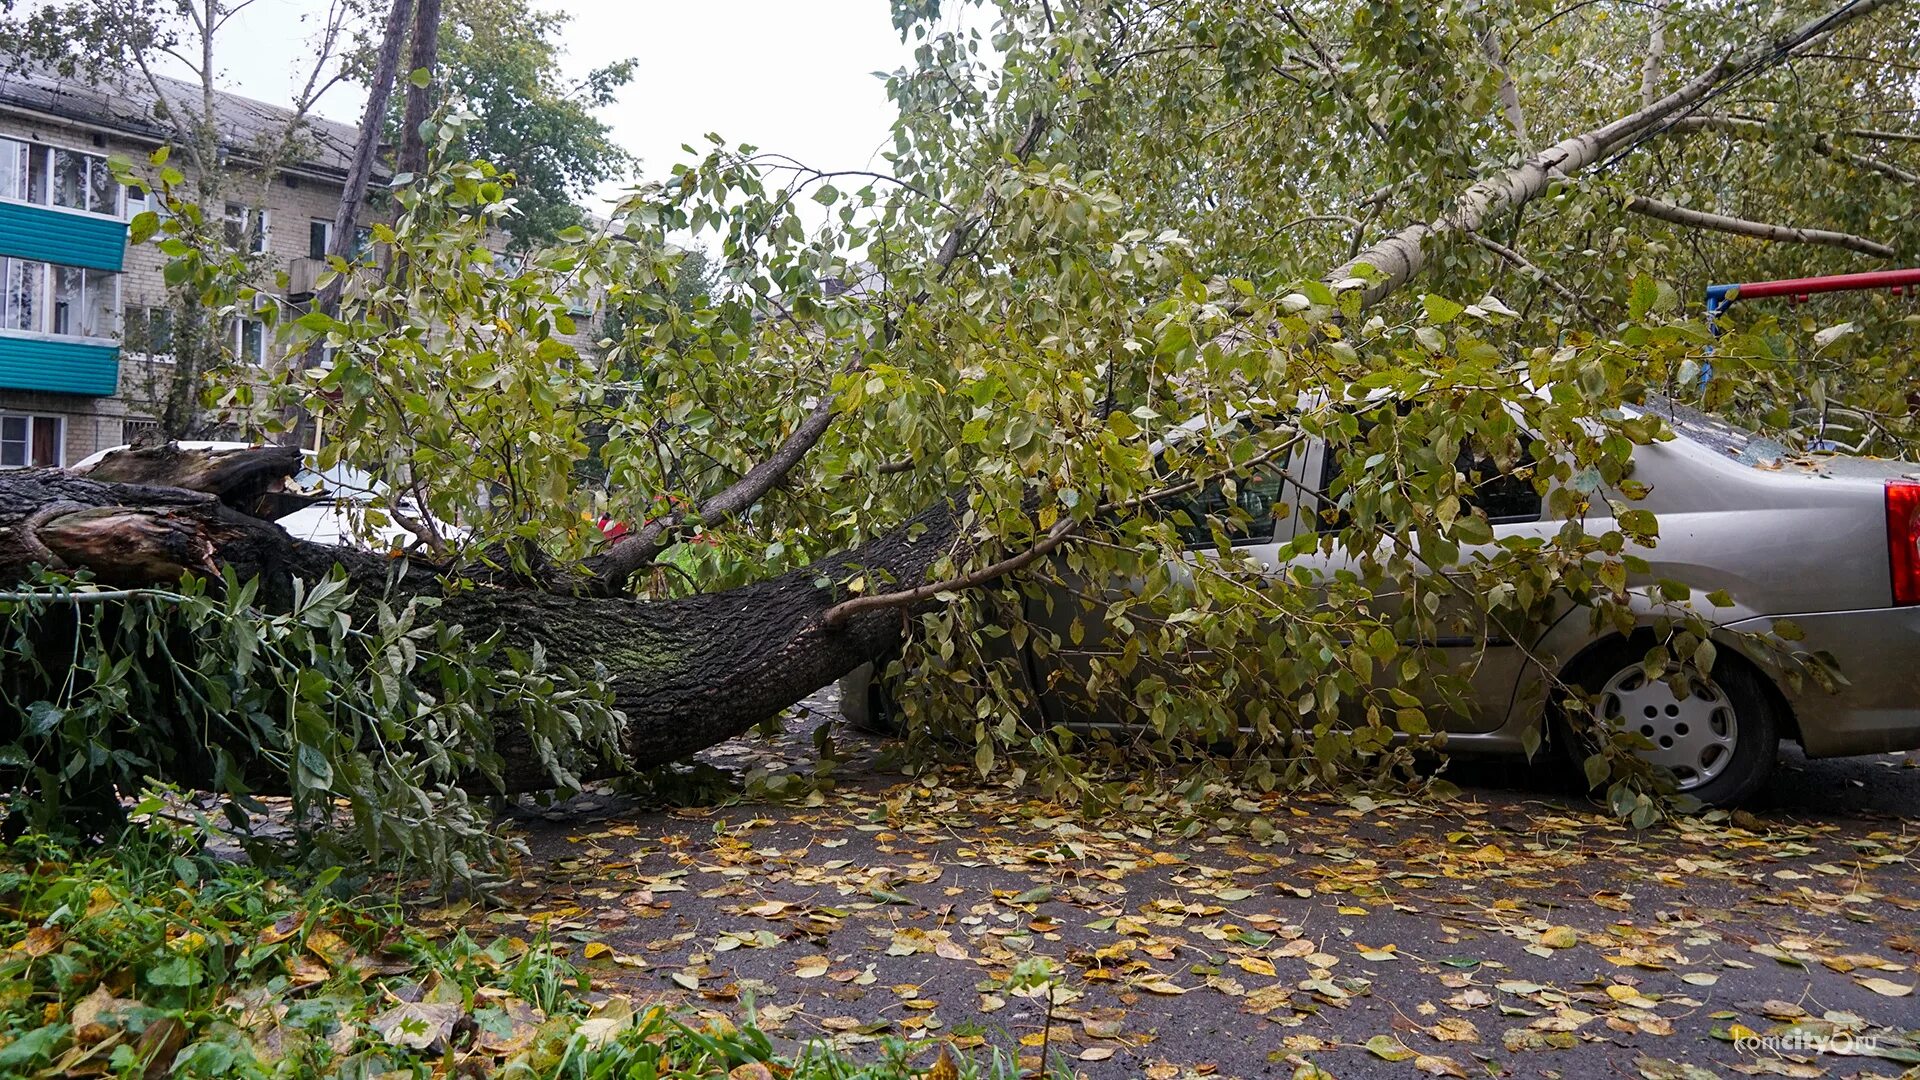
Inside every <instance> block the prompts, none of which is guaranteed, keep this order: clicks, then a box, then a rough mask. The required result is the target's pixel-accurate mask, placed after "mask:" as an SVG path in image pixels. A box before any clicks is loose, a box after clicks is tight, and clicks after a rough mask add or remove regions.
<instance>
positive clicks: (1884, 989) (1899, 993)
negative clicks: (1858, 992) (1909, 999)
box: [1854, 979, 1913, 997]
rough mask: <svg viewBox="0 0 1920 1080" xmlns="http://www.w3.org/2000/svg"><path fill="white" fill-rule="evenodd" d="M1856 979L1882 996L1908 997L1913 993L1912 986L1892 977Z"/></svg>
mask: <svg viewBox="0 0 1920 1080" xmlns="http://www.w3.org/2000/svg"><path fill="white" fill-rule="evenodd" d="M1854 981H1855V982H1857V983H1859V984H1860V985H1861V986H1864V987H1866V988H1867V989H1869V990H1871V991H1873V992H1874V993H1876V994H1879V995H1881V996H1882V997H1906V996H1907V995H1908V994H1911V993H1913V987H1912V986H1910V985H1908V984H1907V983H1897V982H1894V981H1893V980H1892V979H1855V980H1854Z"/></svg>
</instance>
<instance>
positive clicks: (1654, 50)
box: [1640, 5, 1667, 109]
mask: <svg viewBox="0 0 1920 1080" xmlns="http://www.w3.org/2000/svg"><path fill="white" fill-rule="evenodd" d="M1666 62H1667V9H1666V6H1665V5H1661V6H1659V7H1656V8H1654V9H1653V25H1652V26H1651V27H1650V28H1648V30H1647V55H1646V56H1645V57H1643V58H1641V61H1640V107H1641V108H1643V109H1644V108H1646V107H1647V106H1649V105H1651V104H1653V103H1654V102H1655V101H1656V100H1658V99H1659V97H1660V77H1661V75H1662V74H1663V73H1664V72H1665V69H1666Z"/></svg>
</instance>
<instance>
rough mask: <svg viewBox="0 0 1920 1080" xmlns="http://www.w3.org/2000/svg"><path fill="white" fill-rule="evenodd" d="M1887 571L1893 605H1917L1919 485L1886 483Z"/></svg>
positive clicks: (1919, 591)
mask: <svg viewBox="0 0 1920 1080" xmlns="http://www.w3.org/2000/svg"><path fill="white" fill-rule="evenodd" d="M1887 569H1888V570H1890V571H1892V574H1893V602H1894V604H1895V605H1897V606H1905V605H1908V604H1920V483H1915V482H1913V481H1911V480H1889V481H1887Z"/></svg>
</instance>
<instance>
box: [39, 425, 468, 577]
mask: <svg viewBox="0 0 1920 1080" xmlns="http://www.w3.org/2000/svg"><path fill="white" fill-rule="evenodd" d="M174 445H175V446H178V447H179V448H180V449H182V450H248V449H251V448H252V447H253V444H252V443H243V442H207V441H197V440H181V441H179V442H176V443H174ZM128 449H131V447H129V446H112V447H108V448H107V449H105V450H102V451H100V452H98V453H95V454H92V455H89V456H88V457H86V458H84V459H82V460H80V461H79V462H77V463H75V464H74V465H72V466H70V467H69V471H71V472H76V473H83V474H84V473H86V472H88V471H89V470H91V469H92V468H93V467H94V466H95V465H98V464H100V463H101V462H102V461H105V460H106V459H107V457H108V456H109V455H112V454H117V453H119V452H120V451H122V450H128ZM301 455H302V457H303V458H304V460H305V462H306V468H303V469H301V470H300V471H299V472H297V473H295V474H293V476H292V477H291V478H290V479H289V481H288V484H289V486H290V487H291V488H293V489H295V490H296V491H298V492H300V493H306V494H322V495H324V496H325V497H324V498H323V499H322V500H321V501H319V502H316V503H314V504H312V505H311V506H303V507H301V508H300V509H298V510H295V511H293V512H291V513H289V514H287V515H285V516H284V517H281V518H279V519H277V522H276V523H277V524H278V525H279V526H280V527H281V528H283V529H285V530H287V533H288V534H289V535H291V536H293V537H295V538H296V539H300V540H308V541H311V542H313V543H316V544H333V545H336V546H340V547H361V548H371V549H373V550H376V551H383V550H389V549H400V550H405V549H406V548H409V547H412V546H414V545H415V543H416V542H417V539H416V537H415V536H414V535H413V534H412V533H410V532H408V531H407V530H405V529H403V528H401V527H400V526H399V525H397V524H395V523H394V522H393V521H392V520H390V514H389V511H388V508H389V507H392V506H398V507H399V509H400V510H401V512H403V513H406V514H410V515H411V514H417V513H419V511H418V509H417V508H416V507H415V506H414V503H413V500H412V499H411V498H409V497H407V496H404V495H401V496H398V497H395V496H394V495H393V494H392V492H391V491H390V490H389V489H388V487H387V486H386V485H385V484H383V483H381V482H380V481H379V480H377V479H375V478H374V477H373V476H372V475H370V474H368V473H366V472H363V471H361V470H359V469H356V468H354V467H353V466H351V465H347V464H345V463H340V464H336V465H334V466H333V467H332V468H330V469H321V468H320V467H319V455H318V454H315V453H314V452H313V451H311V450H303V451H301ZM369 510H376V511H379V512H380V516H381V521H380V522H379V523H375V522H371V521H369V520H368V519H367V512H368V511H369ZM440 531H441V534H442V535H443V536H446V537H447V538H448V539H457V538H459V537H460V536H463V535H464V531H463V530H461V529H459V528H458V527H456V526H451V525H442V526H441V527H440Z"/></svg>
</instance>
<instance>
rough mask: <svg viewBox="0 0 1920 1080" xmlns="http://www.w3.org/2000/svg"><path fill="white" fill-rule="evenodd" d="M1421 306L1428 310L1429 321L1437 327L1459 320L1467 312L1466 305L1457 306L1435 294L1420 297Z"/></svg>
mask: <svg viewBox="0 0 1920 1080" xmlns="http://www.w3.org/2000/svg"><path fill="white" fill-rule="evenodd" d="M1420 304H1421V306H1422V307H1424V308H1426V310H1427V321H1428V322H1430V323H1432V324H1434V325H1435V326H1445V325H1447V324H1448V323H1450V322H1452V321H1453V320H1455V319H1457V318H1459V317H1460V313H1461V312H1463V311H1465V310H1467V307H1466V305H1465V304H1457V303H1455V302H1453V301H1452V300H1449V299H1447V298H1446V297H1444V296H1436V295H1435V294H1433V293H1425V294H1423V295H1422V296H1421V297H1420Z"/></svg>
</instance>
